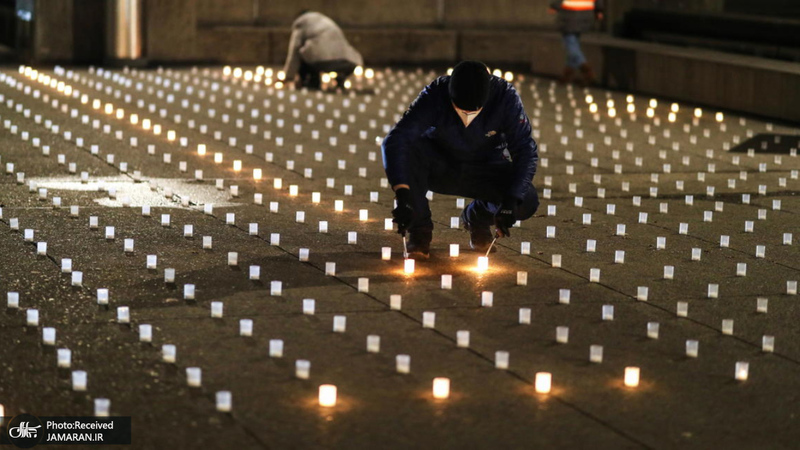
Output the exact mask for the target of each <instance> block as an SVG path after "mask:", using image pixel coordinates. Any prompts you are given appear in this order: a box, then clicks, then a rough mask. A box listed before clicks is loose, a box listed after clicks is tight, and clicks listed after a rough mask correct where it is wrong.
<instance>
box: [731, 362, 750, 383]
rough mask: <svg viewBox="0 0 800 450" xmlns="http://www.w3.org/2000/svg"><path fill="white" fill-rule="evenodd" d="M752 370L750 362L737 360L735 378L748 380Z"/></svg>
mask: <svg viewBox="0 0 800 450" xmlns="http://www.w3.org/2000/svg"><path fill="white" fill-rule="evenodd" d="M749 372H750V363H748V362H747V361H737V362H736V371H735V378H736V380H737V381H747V376H748V374H749Z"/></svg>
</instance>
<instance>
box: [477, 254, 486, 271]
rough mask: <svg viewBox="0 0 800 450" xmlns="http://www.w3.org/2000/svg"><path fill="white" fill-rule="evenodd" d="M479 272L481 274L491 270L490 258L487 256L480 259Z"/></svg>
mask: <svg viewBox="0 0 800 450" xmlns="http://www.w3.org/2000/svg"><path fill="white" fill-rule="evenodd" d="M478 270H479V271H481V272H485V271H486V270H489V257H487V256H479V257H478Z"/></svg>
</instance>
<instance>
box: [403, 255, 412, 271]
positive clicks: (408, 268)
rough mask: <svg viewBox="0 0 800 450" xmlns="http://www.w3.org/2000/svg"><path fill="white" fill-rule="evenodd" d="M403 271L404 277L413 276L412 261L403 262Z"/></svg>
mask: <svg viewBox="0 0 800 450" xmlns="http://www.w3.org/2000/svg"><path fill="white" fill-rule="evenodd" d="M403 270H404V271H405V273H406V275H411V274H413V273H414V260H413V259H410V258H409V259H407V260H405V262H404V267H403Z"/></svg>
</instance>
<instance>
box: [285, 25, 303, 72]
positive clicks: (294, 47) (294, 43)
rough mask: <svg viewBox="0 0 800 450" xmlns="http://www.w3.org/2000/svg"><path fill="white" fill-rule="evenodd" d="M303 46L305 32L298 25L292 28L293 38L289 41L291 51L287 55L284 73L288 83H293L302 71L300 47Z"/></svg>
mask: <svg viewBox="0 0 800 450" xmlns="http://www.w3.org/2000/svg"><path fill="white" fill-rule="evenodd" d="M302 46H303V31H302V30H301V29H300V27H299V26H298V24H297V23H295V25H294V26H293V27H292V37H291V38H290V39H289V51H288V52H287V54H286V64H284V66H283V71H284V72H285V73H286V81H291V80H292V79H294V76H295V75H296V74H297V71H298V70H300V47H302Z"/></svg>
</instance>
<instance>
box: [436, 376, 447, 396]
mask: <svg viewBox="0 0 800 450" xmlns="http://www.w3.org/2000/svg"><path fill="white" fill-rule="evenodd" d="M448 397H450V379H449V378H444V377H437V378H434V379H433V398H436V399H446V398H448Z"/></svg>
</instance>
